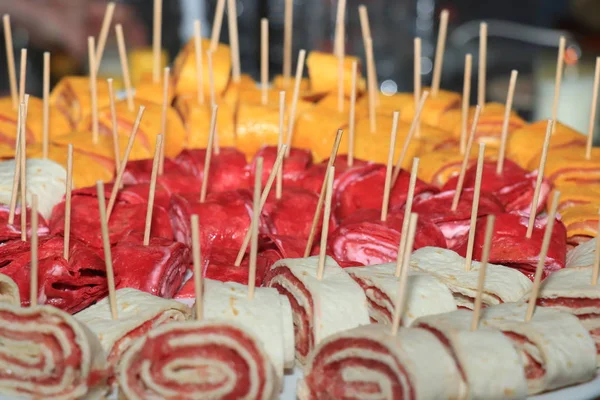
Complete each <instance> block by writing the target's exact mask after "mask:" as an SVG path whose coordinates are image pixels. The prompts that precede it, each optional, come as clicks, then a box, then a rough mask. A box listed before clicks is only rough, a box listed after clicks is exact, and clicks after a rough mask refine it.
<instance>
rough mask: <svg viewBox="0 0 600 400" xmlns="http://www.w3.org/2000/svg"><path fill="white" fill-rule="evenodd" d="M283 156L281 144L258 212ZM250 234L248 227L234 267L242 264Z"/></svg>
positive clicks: (260, 210) (264, 201)
mask: <svg viewBox="0 0 600 400" xmlns="http://www.w3.org/2000/svg"><path fill="white" fill-rule="evenodd" d="M284 156H285V145H283V146H282V147H281V149H280V150H279V152H278V153H277V158H276V159H275V163H274V164H273V168H271V172H270V173H269V177H268V178H267V182H266V184H265V187H264V188H263V191H262V194H261V195H260V204H259V209H258V212H259V214H260V213H261V212H262V209H263V207H264V206H265V204H266V202H267V198H268V197H269V193H270V192H271V187H272V186H273V181H274V180H275V177H276V175H277V174H278V172H279V171H281V165H282V162H283V157H284ZM259 159H261V160H262V157H259ZM257 160H258V159H257ZM257 168H258V166H257V167H256V168H255V171H254V173H255V174H258V169H257ZM261 168H262V167H261ZM261 175H262V173H261ZM251 234H252V232H251V230H250V229H248V230H247V231H246V236H245V237H244V240H243V241H242V247H240V250H239V251H238V254H237V257H236V259H235V263H234V265H235V266H236V267H239V266H240V265H242V260H243V259H244V254H246V249H247V248H248V243H250V239H251Z"/></svg>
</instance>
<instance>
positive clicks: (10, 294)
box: [0, 274, 21, 305]
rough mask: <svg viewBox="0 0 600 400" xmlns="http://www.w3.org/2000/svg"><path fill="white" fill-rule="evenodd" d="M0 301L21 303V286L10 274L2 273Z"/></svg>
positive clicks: (0, 278) (0, 277)
mask: <svg viewBox="0 0 600 400" xmlns="http://www.w3.org/2000/svg"><path fill="white" fill-rule="evenodd" d="M0 303H8V304H14V305H20V304H21V295H20V294H19V287H18V286H17V284H16V283H15V281H13V280H12V278H11V277H10V276H8V275H4V274H0Z"/></svg>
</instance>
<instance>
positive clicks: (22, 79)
mask: <svg viewBox="0 0 600 400" xmlns="http://www.w3.org/2000/svg"><path fill="white" fill-rule="evenodd" d="M26 78H27V49H21V65H20V70H19V102H20V103H22V102H23V101H25V87H26V86H27V85H26V83H27V82H26Z"/></svg>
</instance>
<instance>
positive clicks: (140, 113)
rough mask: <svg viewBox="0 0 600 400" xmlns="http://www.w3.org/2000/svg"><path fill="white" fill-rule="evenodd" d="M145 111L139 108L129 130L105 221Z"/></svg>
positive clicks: (141, 107) (112, 204)
mask: <svg viewBox="0 0 600 400" xmlns="http://www.w3.org/2000/svg"><path fill="white" fill-rule="evenodd" d="M145 109H146V107H144V106H140V109H139V111H138V114H137V117H136V119H135V122H134V123H133V128H132V129H131V133H130V134H129V141H128V142H127V147H126V148H125V154H123V160H122V161H121V168H119V171H117V178H116V179H115V181H114V183H113V187H112V192H111V193H110V199H109V201H108V207H107V208H106V220H107V221H108V220H110V214H111V213H112V210H113V207H114V206H115V201H116V200H117V193H118V191H119V188H120V187H121V181H122V180H123V174H124V173H125V168H127V161H128V160H129V154H130V153H131V149H132V148H133V143H134V142H135V137H136V135H137V132H138V129H139V127H140V122H141V121H142V116H143V115H144V110H145Z"/></svg>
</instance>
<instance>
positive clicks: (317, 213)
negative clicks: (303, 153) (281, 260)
mask: <svg viewBox="0 0 600 400" xmlns="http://www.w3.org/2000/svg"><path fill="white" fill-rule="evenodd" d="M342 133H343V131H342V130H341V129H340V130H338V132H337V135H336V137H335V141H334V142H333V148H332V149H331V154H330V155H329V160H328V161H327V168H326V169H325V176H324V177H323V183H322V185H321V192H320V193H319V200H318V201H317V208H316V210H315V214H314V216H313V220H312V225H311V226H310V233H309V235H308V240H307V242H306V247H305V248H304V257H308V256H309V255H310V251H311V249H312V246H313V242H314V240H315V234H316V233H317V225H318V224H319V217H320V216H321V210H322V209H323V201H324V200H325V192H326V189H327V182H328V177H329V171H330V169H331V167H333V165H334V164H335V158H336V157H337V153H338V150H339V148H340V142H341V141H342ZM288 151H289V149H288Z"/></svg>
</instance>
